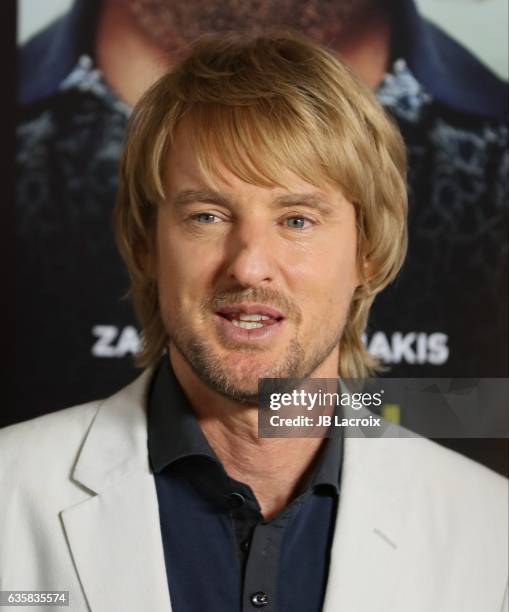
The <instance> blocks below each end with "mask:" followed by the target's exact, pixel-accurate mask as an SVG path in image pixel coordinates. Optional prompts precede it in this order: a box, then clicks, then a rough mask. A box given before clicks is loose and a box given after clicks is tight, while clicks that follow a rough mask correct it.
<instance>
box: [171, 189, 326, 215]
mask: <svg viewBox="0 0 509 612" xmlns="http://www.w3.org/2000/svg"><path fill="white" fill-rule="evenodd" d="M196 202H206V203H209V204H217V205H219V206H225V207H229V206H231V205H232V200H231V198H229V197H228V196H227V195H225V194H223V193H219V192H217V191H212V190H210V189H185V190H183V191H180V192H179V193H177V194H176V195H175V196H174V197H173V198H172V200H171V204H172V206H174V207H175V208H181V207H183V206H186V205H187V204H193V203H196ZM273 205H274V206H277V207H279V208H284V207H287V206H299V205H300V206H308V207H310V208H315V209H317V210H319V211H321V212H323V213H330V212H332V210H333V206H332V205H331V204H330V202H328V201H327V200H326V199H324V198H322V197H321V196H319V195H318V194H315V193H290V194H286V195H282V196H278V197H277V198H275V199H274V200H273Z"/></svg>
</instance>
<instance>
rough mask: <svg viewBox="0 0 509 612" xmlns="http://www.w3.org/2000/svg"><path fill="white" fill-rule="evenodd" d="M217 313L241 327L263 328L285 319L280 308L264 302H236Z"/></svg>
mask: <svg viewBox="0 0 509 612" xmlns="http://www.w3.org/2000/svg"><path fill="white" fill-rule="evenodd" d="M216 314H217V315H219V316H220V317H223V318H224V319H227V320H228V321H230V323H232V324H233V325H234V326H235V327H240V328H241V329H261V328H262V327H269V326H271V325H275V324H276V323H279V322H280V321H282V320H283V319H284V317H283V315H282V313H280V312H279V311H278V310H275V309H274V308H272V307H269V306H265V305H262V304H234V305H232V306H225V307H223V308H221V309H219V310H218V311H217V312H216Z"/></svg>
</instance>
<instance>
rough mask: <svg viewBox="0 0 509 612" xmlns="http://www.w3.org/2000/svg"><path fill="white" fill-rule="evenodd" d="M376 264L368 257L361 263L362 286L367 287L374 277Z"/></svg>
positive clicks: (360, 278)
mask: <svg viewBox="0 0 509 612" xmlns="http://www.w3.org/2000/svg"><path fill="white" fill-rule="evenodd" d="M374 268H375V262H374V261H373V260H372V259H369V258H368V257H367V256H366V255H364V256H363V257H362V260H361V262H360V270H359V280H360V283H361V285H366V284H367V283H369V281H370V280H371V279H372V278H373V276H374Z"/></svg>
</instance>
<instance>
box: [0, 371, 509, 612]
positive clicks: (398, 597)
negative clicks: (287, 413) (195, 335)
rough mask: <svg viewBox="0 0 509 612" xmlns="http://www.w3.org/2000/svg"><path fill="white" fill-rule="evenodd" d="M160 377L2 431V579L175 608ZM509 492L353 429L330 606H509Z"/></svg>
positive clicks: (419, 450) (378, 610)
mask: <svg viewBox="0 0 509 612" xmlns="http://www.w3.org/2000/svg"><path fill="white" fill-rule="evenodd" d="M149 376H150V371H146V372H145V373H144V374H143V375H142V376H141V377H140V378H138V379H137V380H136V381H135V382H134V383H132V384H131V385H129V386H128V387H126V388H125V389H123V390H121V391H120V392H119V393H117V394H116V395H114V396H112V397H110V398H108V399H106V400H104V401H99V402H92V403H89V404H85V405H82V406H77V407H74V408H69V409H67V410H63V411H60V412H56V413H53V414H48V415H45V416H43V417H39V418H37V419H33V420H31V421H27V422H25V423H21V424H17V425H13V426H11V427H7V428H5V429H3V430H1V431H0V492H1V493H0V494H1V500H0V589H1V590H37V589H40V590H65V591H70V608H69V609H70V610H72V611H73V612H74V611H76V612H78V611H79V612H82V611H85V610H86V611H92V612H117V611H118V612H142V611H143V612H145V611H147V612H170V611H171V602H170V595H169V592H168V583H167V578H166V570H165V562H164V555H163V547H162V541H161V531H160V525H159V513H158V505H157V495H156V490H155V484H154V478H153V476H152V474H151V472H150V469H149V464H148V456H147V426H146V416H145V406H146V392H147V386H148V380H149ZM508 493H509V491H508V482H507V480H506V479H505V478H503V477H501V476H499V475H497V474H495V473H494V472H492V471H490V470H488V469H486V468H484V467H482V466H480V465H478V464H476V463H474V462H472V461H470V460H468V459H465V458H463V457H461V456H460V455H458V454H456V453H454V452H452V451H449V450H446V449H444V448H442V447H440V446H438V445H436V444H434V443H432V442H430V441H428V440H425V439H422V438H417V439H416V438H410V439H408V438H406V439H403V438H402V439H394V438H382V439H359V438H347V439H346V440H345V448H344V463H343V472H342V479H341V493H340V500H339V510H338V517H337V522H336V531H335V536H334V541H333V545H332V551H331V564H330V572H329V580H328V586H327V592H326V597H325V604H324V608H323V610H324V612H501V611H503V612H505V611H507V610H508V596H507V583H508V541H509V538H508ZM5 609H6V610H8V609H12V610H14V608H5ZM45 609H47V608H45ZM54 609H55V610H62V609H65V608H54ZM16 610H19V608H16ZM203 612H206V610H204V611H203ZM295 612H306V611H304V610H303V611H298V610H296V611H295Z"/></svg>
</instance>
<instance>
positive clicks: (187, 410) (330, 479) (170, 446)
mask: <svg viewBox="0 0 509 612" xmlns="http://www.w3.org/2000/svg"><path fill="white" fill-rule="evenodd" d="M147 442H148V453H149V459H150V464H151V467H152V470H153V472H154V473H156V474H158V473H160V472H162V471H163V470H164V469H165V468H166V467H167V466H169V465H171V464H173V463H175V462H176V461H178V460H180V459H184V458H190V457H203V458H206V459H208V460H210V461H212V462H214V463H216V464H217V465H218V466H220V467H221V468H222V470H223V471H224V468H223V466H222V464H221V462H220V460H219V458H218V457H217V455H216V453H215V452H214V450H213V449H212V447H211V446H210V444H209V443H208V440H207V438H206V437H205V435H204V433H203V431H202V429H201V427H200V425H199V423H198V421H197V419H196V417H195V416H194V414H193V412H192V409H191V407H190V406H189V402H188V400H187V398H186V396H185V394H184V391H183V390H182V387H181V386H180V384H179V382H178V380H177V378H176V376H175V374H174V372H173V369H172V367H171V365H170V362H169V359H168V357H167V356H165V357H163V359H162V361H161V363H160V364H159V366H158V368H157V369H156V371H155V373H154V377H153V379H152V383H151V386H150V390H149V399H148V441H147ZM342 448H343V440H342V438H341V437H338V436H336V437H334V438H330V439H328V440H327V441H326V443H325V445H324V448H323V451H322V455H321V457H320V459H319V461H318V464H317V466H316V468H315V470H314V473H313V475H312V477H311V479H310V483H309V485H308V487H307V488H314V487H316V486H318V485H330V486H332V487H333V488H334V489H335V491H336V492H338V493H339V477H340V468H341V459H342Z"/></svg>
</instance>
